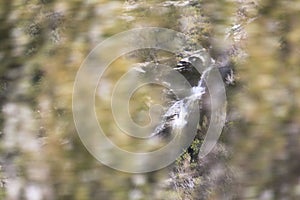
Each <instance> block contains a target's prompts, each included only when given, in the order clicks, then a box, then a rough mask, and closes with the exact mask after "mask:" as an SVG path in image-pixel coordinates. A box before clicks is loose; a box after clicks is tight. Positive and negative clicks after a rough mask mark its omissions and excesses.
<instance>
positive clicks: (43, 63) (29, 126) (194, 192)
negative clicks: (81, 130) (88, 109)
mask: <svg viewBox="0 0 300 200" xmlns="http://www.w3.org/2000/svg"><path fill="white" fill-rule="evenodd" d="M187 2H190V4H187V5H184V6H182V3H183V1H156V0H155V1H127V2H125V4H124V2H123V1H107V0H102V1H93V0H89V1H79V0H71V1H57V0H27V1H23V0H3V1H1V3H0V22H1V26H0V44H1V45H0V63H1V67H0V107H1V114H0V199H5V198H6V199H12V200H14V199H30V197H27V196H26V195H28V194H27V193H29V191H30V190H31V189H32V188H34V190H35V191H39V192H40V193H41V195H42V198H41V199H245V198H252V199H264V198H267V197H269V199H284V198H285V199H299V196H300V194H299V178H300V172H299V169H300V162H299V157H300V140H299V138H300V137H299V133H300V127H299V124H300V115H299V108H300V101H299V99H300V81H299V80H300V79H299V77H300V68H299V66H300V57H299V52H300V51H299V46H300V22H299V19H300V12H299V5H300V3H299V1H297V0H292V1H278V0H276V1H250V0H246V1H218V2H214V1H207V0H202V1H196V0H195V1H187ZM126 6H127V7H126ZM125 8H126V9H125ZM145 26H159V27H165V28H171V29H173V30H177V31H181V32H183V33H185V34H187V35H188V36H189V37H190V38H191V40H190V41H189V43H188V44H186V49H188V50H195V49H198V48H199V47H201V46H203V47H205V48H208V49H210V51H211V54H212V56H213V57H218V55H220V54H222V53H223V52H224V49H225V51H229V52H230V56H231V57H232V58H231V59H232V60H234V61H235V63H236V66H235V73H236V76H237V85H236V86H235V87H234V88H229V89H228V90H229V91H228V118H227V120H228V122H227V126H226V127H225V129H224V133H223V135H222V138H221V141H220V142H219V145H217V146H216V148H215V149H214V150H213V151H212V153H211V154H209V155H208V156H207V157H205V158H203V159H200V160H198V161H196V162H194V163H191V162H190V159H191V158H190V155H189V153H188V152H187V151H186V152H185V153H184V154H183V155H182V156H181V157H180V158H178V159H177V161H176V162H175V163H174V165H172V166H171V167H170V168H168V169H166V170H165V171H164V170H162V171H159V172H156V173H150V174H139V175H132V174H126V173H121V172H117V171H115V170H112V169H109V168H107V167H105V166H103V165H101V164H99V162H98V161H97V160H95V159H94V158H93V157H92V156H91V155H90V154H89V153H88V152H87V150H86V149H85V148H84V146H83V145H82V143H81V141H80V140H79V138H78V136H77V133H76V130H75V126H74V122H73V117H72V107H71V105H72V99H71V98H72V90H73V83H74V78H75V75H76V72H77V70H78V69H79V67H80V65H81V63H82V61H83V60H84V58H85V57H86V56H87V54H88V53H89V52H90V50H91V49H93V48H94V47H95V45H97V44H98V43H99V42H101V41H103V40H104V39H105V38H107V37H110V36H112V35H114V34H116V33H118V32H121V31H124V30H128V29H130V28H136V27H145ZM134 54H135V55H134V56H132V57H133V58H134V59H132V60H130V59H126V58H119V59H118V60H116V61H115V62H114V63H112V68H111V71H109V70H108V71H107V72H106V74H105V78H106V79H107V80H108V82H109V83H111V84H114V83H115V82H116V81H117V80H118V79H119V78H120V76H122V74H123V73H124V72H125V71H126V70H127V69H128V67H129V66H130V65H131V64H132V63H133V62H136V61H139V62H143V61H148V60H151V59H157V57H158V58H163V57H168V58H174V57H172V55H168V54H166V52H156V53H153V52H152V51H151V50H145V51H140V52H134ZM129 57H130V56H129ZM160 93H161V88H156V89H153V88H143V89H141V90H140V91H139V92H138V93H137V94H136V96H134V97H133V99H132V100H133V103H132V116H134V118H135V120H136V121H139V122H141V123H146V122H147V120H148V118H147V119H144V118H142V119H141V118H139V115H138V112H140V111H147V109H149V107H150V105H152V104H155V103H161V99H159V97H160V95H159V94H160ZM149 94H152V95H153V96H152V100H149V98H147V95H149ZM145 99H146V100H147V101H148V102H147V103H145V104H142V103H141V102H143V101H144V100H145ZM109 106H110V104H108V103H107V102H105V99H104V100H103V99H102V100H101V99H100V98H96V111H97V114H98V117H99V119H104V120H103V121H104V122H103V123H104V128H105V129H107V130H114V131H115V130H117V129H116V126H115V125H114V124H113V123H112V116H111V113H110V112H109V111H108V108H109ZM207 123H208V118H206V120H205V122H204V123H203V124H202V125H201V134H202V132H204V130H205V129H206V128H207V125H208V124H207ZM118 131H119V130H118ZM118 131H115V132H116V133H118ZM116 135H117V134H115V135H113V134H112V135H111V136H110V137H111V138H112V140H113V141H114V142H115V143H116V144H118V145H120V146H122V147H124V148H126V149H128V150H136V149H139V148H140V147H143V144H142V143H141V144H140V143H134V144H136V146H134V145H132V141H130V140H129V139H128V137H118V136H116ZM201 137H202V135H201ZM201 137H200V139H195V140H194V142H193V144H192V146H191V149H192V150H193V152H194V154H195V155H194V156H196V155H197V152H198V151H199V147H200V145H201V139H202V138H201ZM167 175H168V176H169V177H166V176H167ZM17 186H18V187H17ZM12 188H13V189H14V191H15V193H16V194H17V196H16V197H15V198H13V195H14V194H13V193H12ZM18 188H19V189H18ZM26 192H27V193H26Z"/></svg>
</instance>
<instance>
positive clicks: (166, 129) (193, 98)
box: [152, 67, 213, 137]
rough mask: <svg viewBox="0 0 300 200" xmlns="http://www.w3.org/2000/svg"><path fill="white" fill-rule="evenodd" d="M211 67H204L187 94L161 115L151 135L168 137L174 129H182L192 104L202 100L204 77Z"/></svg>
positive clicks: (204, 90)
mask: <svg viewBox="0 0 300 200" xmlns="http://www.w3.org/2000/svg"><path fill="white" fill-rule="evenodd" d="M212 68H213V67H208V68H206V69H205V70H204V71H203V73H202V75H201V78H200V80H199V82H198V85H197V86H194V87H192V88H191V90H190V92H189V95H188V96H186V97H185V98H182V99H180V100H177V101H175V102H174V103H173V104H172V105H171V106H170V107H169V108H168V110H167V111H166V113H165V114H164V115H163V117H162V122H161V123H160V124H159V125H158V126H157V127H156V128H155V130H154V132H153V134H152V137H156V136H160V137H168V136H170V135H171V134H172V131H174V130H180V129H183V128H184V127H185V126H186V125H187V118H188V116H189V114H190V113H191V111H192V110H191V109H192V105H195V103H197V102H198V101H201V100H202V97H203V95H204V94H205V93H206V87H205V79H206V77H207V75H208V73H209V72H210V70H211V69H212Z"/></svg>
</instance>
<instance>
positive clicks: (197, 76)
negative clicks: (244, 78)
mask: <svg viewBox="0 0 300 200" xmlns="http://www.w3.org/2000/svg"><path fill="white" fill-rule="evenodd" d="M204 55H205V53H204V52H202V51H201V50H200V51H197V52H196V53H191V55H190V56H187V57H185V58H183V59H181V60H180V61H179V62H178V63H177V65H176V66H175V67H174V69H175V70H176V71H178V72H180V73H181V74H182V75H183V76H184V77H185V79H186V80H187V81H188V82H189V83H190V85H191V86H192V87H193V88H192V90H191V92H189V94H190V96H187V97H185V98H183V99H179V98H178V97H176V95H174V94H173V93H172V91H166V95H167V97H168V98H169V100H170V101H171V102H172V103H171V105H170V107H169V109H168V110H167V112H166V113H165V114H164V116H163V119H162V123H161V124H160V125H159V126H158V127H157V128H156V129H155V130H154V133H153V136H159V137H160V138H167V139H169V138H170V136H171V135H172V131H173V130H174V128H175V124H178V119H180V118H181V117H180V116H182V113H184V114H185V116H187V115H189V113H191V112H192V111H191V110H189V109H190V108H189V104H191V103H199V105H200V122H199V123H201V120H202V119H203V117H204V115H208V116H209V114H210V112H209V108H210V102H209V92H208V90H207V86H206V84H205V80H204V79H206V77H207V75H208V74H209V72H210V70H211V69H212V68H214V67H217V68H218V69H219V72H220V75H221V77H222V79H223V81H224V84H225V85H233V84H234V74H233V63H232V62H230V61H228V59H226V61H224V59H222V60H223V61H218V62H215V61H214V60H213V59H212V58H205V56H204ZM207 59H210V60H207ZM203 68H204V69H205V70H204V71H203V72H202V73H200V72H199V71H200V70H202V69H203ZM198 69H199V70H198ZM184 119H185V118H183V121H184ZM175 122H176V123H175ZM182 123H184V122H182ZM183 126H184V125H183Z"/></svg>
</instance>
